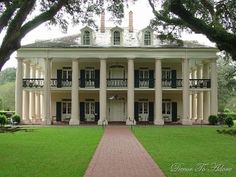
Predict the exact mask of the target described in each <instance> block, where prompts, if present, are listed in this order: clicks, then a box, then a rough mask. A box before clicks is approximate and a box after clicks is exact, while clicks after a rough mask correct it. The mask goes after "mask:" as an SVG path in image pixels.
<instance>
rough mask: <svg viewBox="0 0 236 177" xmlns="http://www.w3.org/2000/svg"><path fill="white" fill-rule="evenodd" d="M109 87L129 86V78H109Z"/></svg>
mask: <svg viewBox="0 0 236 177" xmlns="http://www.w3.org/2000/svg"><path fill="white" fill-rule="evenodd" d="M107 87H127V79H119V78H112V79H107Z"/></svg>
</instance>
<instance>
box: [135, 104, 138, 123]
mask: <svg viewBox="0 0 236 177" xmlns="http://www.w3.org/2000/svg"><path fill="white" fill-rule="evenodd" d="M134 120H135V121H136V122H138V121H139V118H138V102H134Z"/></svg>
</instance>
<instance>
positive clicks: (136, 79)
mask: <svg viewBox="0 0 236 177" xmlns="http://www.w3.org/2000/svg"><path fill="white" fill-rule="evenodd" d="M134 87H135V88H139V70H134Z"/></svg>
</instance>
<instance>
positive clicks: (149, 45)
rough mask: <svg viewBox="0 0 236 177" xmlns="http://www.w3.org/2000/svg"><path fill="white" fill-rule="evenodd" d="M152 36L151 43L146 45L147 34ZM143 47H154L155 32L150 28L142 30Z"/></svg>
mask: <svg viewBox="0 0 236 177" xmlns="http://www.w3.org/2000/svg"><path fill="white" fill-rule="evenodd" d="M147 32H148V33H149V34H150V36H149V37H150V38H149V42H148V43H146V40H147V39H146V33H147ZM142 45H143V46H145V47H151V46H153V30H152V29H151V28H150V27H146V28H144V29H143V30H142Z"/></svg>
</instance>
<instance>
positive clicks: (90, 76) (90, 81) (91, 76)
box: [85, 67, 95, 87]
mask: <svg viewBox="0 0 236 177" xmlns="http://www.w3.org/2000/svg"><path fill="white" fill-rule="evenodd" d="M94 86H95V70H94V68H93V67H87V68H86V69H85V87H94Z"/></svg>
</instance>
